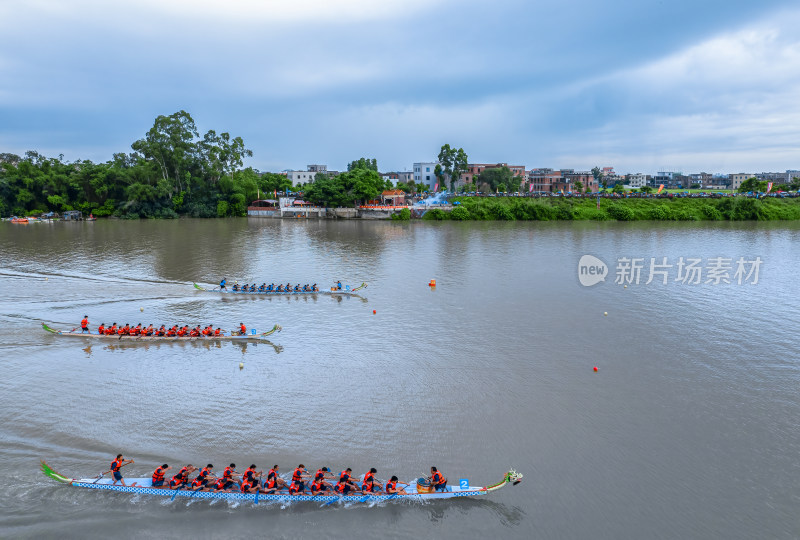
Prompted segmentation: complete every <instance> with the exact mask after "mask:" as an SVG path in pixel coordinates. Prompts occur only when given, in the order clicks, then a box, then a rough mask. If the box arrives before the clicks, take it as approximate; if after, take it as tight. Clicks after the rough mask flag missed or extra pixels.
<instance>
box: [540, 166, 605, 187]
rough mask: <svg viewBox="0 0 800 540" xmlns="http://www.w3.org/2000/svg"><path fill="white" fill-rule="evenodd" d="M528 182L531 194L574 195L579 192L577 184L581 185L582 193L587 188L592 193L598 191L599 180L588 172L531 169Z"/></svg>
mask: <svg viewBox="0 0 800 540" xmlns="http://www.w3.org/2000/svg"><path fill="white" fill-rule="evenodd" d="M528 182H530V184H529V185H530V187H529V188H528V190H529V191H530V192H538V193H559V192H562V191H563V192H564V193H573V192H576V191H578V189H577V188H576V187H575V185H576V183H577V182H580V183H581V187H582V189H581V191H582V192H583V191H585V190H586V189H587V188H588V189H589V191H590V192H595V191H597V190H598V187H597V180H596V179H595V177H594V175H593V174H592V173H591V172H588V171H575V170H574V169H561V170H558V171H555V170H553V169H547V168H541V169H531V171H530V172H529V173H528Z"/></svg>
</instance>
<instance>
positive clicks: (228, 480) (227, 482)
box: [214, 463, 236, 490]
mask: <svg viewBox="0 0 800 540" xmlns="http://www.w3.org/2000/svg"><path fill="white" fill-rule="evenodd" d="M234 474H236V464H235V463H231V464H230V465H228V466H227V467H225V470H224V471H222V478H220V479H219V481H218V482H217V484H216V485H215V486H214V489H215V490H220V489H221V490H227V489H230V488H231V487H233V485H234V484H235V483H236V482H235V479H234V476H233V475H234ZM220 486H221V487H220Z"/></svg>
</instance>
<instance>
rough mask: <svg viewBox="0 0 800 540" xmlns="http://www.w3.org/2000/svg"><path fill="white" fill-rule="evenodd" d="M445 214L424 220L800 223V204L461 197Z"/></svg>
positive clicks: (747, 200)
mask: <svg viewBox="0 0 800 540" xmlns="http://www.w3.org/2000/svg"><path fill="white" fill-rule="evenodd" d="M453 201H454V202H455V201H458V202H459V203H460V204H459V205H458V206H456V207H455V208H453V210H452V211H450V212H447V211H444V210H442V209H439V208H434V209H431V210H428V211H427V212H426V213H425V215H424V216H423V218H422V219H427V220H445V219H450V220H459V221H461V220H476V221H494V220H501V221H515V220H519V221H555V220H576V221H577V220H596V221H606V220H616V221H646V220H655V221H728V220H730V221H745V220H754V221H772V220H795V219H800V198H792V199H788V198H787V199H782V198H772V197H768V198H765V199H754V198H746V197H725V198H720V199H712V198H689V197H685V198H670V199H600V208H597V202H596V200H595V199H577V198H576V199H571V198H541V199H531V198H526V197H525V198H523V197H519V198H517V197H498V198H489V197H459V198H456V199H454V200H453Z"/></svg>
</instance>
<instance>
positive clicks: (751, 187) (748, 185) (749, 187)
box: [737, 177, 767, 193]
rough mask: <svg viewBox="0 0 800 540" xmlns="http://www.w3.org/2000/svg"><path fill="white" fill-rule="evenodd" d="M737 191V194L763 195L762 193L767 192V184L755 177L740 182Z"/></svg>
mask: <svg viewBox="0 0 800 540" xmlns="http://www.w3.org/2000/svg"><path fill="white" fill-rule="evenodd" d="M737 191H738V192H739V193H749V192H751V191H753V192H762V193H763V192H764V191H767V182H766V181H765V180H759V179H758V178H756V177H753V178H748V179H747V180H745V181H744V182H742V185H741V186H739V189H738V190H737Z"/></svg>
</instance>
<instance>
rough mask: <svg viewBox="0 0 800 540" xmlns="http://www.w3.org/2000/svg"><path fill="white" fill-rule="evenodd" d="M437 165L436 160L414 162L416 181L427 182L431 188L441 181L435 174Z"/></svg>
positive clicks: (416, 182) (418, 182) (419, 182)
mask: <svg viewBox="0 0 800 540" xmlns="http://www.w3.org/2000/svg"><path fill="white" fill-rule="evenodd" d="M437 165H439V163H438V162H436V161H432V162H420V163H414V169H413V170H414V183H415V184H417V185H420V184H425V185H427V186H428V187H429V188H431V189H432V188H433V187H434V186H436V184H437V183H438V181H439V180H438V179H437V178H436V175H435V174H434V171H435V170H436V166H437Z"/></svg>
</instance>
